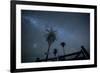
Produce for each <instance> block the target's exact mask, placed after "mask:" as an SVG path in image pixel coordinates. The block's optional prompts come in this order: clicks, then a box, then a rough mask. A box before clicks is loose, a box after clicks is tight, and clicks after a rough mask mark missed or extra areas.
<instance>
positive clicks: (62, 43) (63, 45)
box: [60, 42, 66, 55]
mask: <svg viewBox="0 0 100 73" xmlns="http://www.w3.org/2000/svg"><path fill="white" fill-rule="evenodd" d="M60 45H61V46H62V47H63V54H64V55H65V50H64V47H65V45H66V43H65V42H61V44H60Z"/></svg>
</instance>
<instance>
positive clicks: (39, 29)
mask: <svg viewBox="0 0 100 73" xmlns="http://www.w3.org/2000/svg"><path fill="white" fill-rule="evenodd" d="M50 27H52V28H53V30H54V31H56V37H57V40H55V41H54V43H53V44H52V46H51V48H50V55H49V58H50V57H53V56H54V54H53V53H52V52H53V49H55V48H57V50H58V55H63V50H62V47H61V45H60V43H61V42H65V43H66V46H65V53H66V54H69V53H73V52H77V51H79V50H81V45H84V47H85V48H86V50H87V51H88V53H89V49H90V15H89V13H74V12H53V11H34V10H22V11H21V44H22V46H21V53H22V54H21V57H22V58H21V59H22V62H34V61H35V60H36V58H40V59H44V58H45V57H46V55H45V52H47V49H48V43H47V41H46V33H47V31H46V29H49V28H50Z"/></svg>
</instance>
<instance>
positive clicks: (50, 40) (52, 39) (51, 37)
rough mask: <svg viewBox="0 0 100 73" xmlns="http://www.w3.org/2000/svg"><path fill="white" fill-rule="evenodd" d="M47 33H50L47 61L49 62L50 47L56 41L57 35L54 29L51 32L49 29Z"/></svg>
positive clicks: (48, 36)
mask: <svg viewBox="0 0 100 73" xmlns="http://www.w3.org/2000/svg"><path fill="white" fill-rule="evenodd" d="M47 32H48V33H47V37H46V41H47V42H48V50H47V55H46V60H48V55H49V50H50V47H51V45H52V43H53V42H54V41H55V40H56V34H55V31H54V30H53V29H52V27H51V29H50V30H48V29H47Z"/></svg>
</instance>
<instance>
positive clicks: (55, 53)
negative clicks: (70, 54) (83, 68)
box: [53, 48, 58, 58]
mask: <svg viewBox="0 0 100 73" xmlns="http://www.w3.org/2000/svg"><path fill="white" fill-rule="evenodd" d="M57 53H58V50H57V49H56V48H55V49H54V50H53V54H54V56H55V58H56V57H57Z"/></svg>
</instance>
